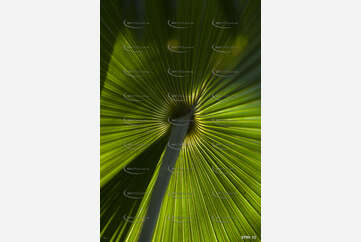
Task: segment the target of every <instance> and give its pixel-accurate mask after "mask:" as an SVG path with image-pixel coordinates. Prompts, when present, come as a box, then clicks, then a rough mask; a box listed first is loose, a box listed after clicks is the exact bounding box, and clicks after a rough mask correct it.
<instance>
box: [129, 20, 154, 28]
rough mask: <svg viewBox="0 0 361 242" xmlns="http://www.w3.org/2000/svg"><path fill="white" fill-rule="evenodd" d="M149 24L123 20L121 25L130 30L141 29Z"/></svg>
mask: <svg viewBox="0 0 361 242" xmlns="http://www.w3.org/2000/svg"><path fill="white" fill-rule="evenodd" d="M149 24H150V23H149V22H145V21H143V22H137V21H128V20H126V19H124V21H123V25H124V26H125V27H127V28H130V29H143V28H144V27H145V26H146V25H149Z"/></svg>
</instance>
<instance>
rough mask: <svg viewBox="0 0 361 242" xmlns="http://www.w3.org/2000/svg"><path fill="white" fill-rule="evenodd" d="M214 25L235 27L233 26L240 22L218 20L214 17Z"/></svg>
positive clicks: (225, 27) (224, 27)
mask: <svg viewBox="0 0 361 242" xmlns="http://www.w3.org/2000/svg"><path fill="white" fill-rule="evenodd" d="M212 25H213V27H215V28H217V29H230V28H233V26H235V25H238V22H229V21H216V20H215V19H213V20H212Z"/></svg>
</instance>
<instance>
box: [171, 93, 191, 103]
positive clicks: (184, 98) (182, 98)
mask: <svg viewBox="0 0 361 242" xmlns="http://www.w3.org/2000/svg"><path fill="white" fill-rule="evenodd" d="M168 97H169V98H170V99H171V100H172V101H174V102H186V101H187V98H191V96H186V95H183V94H170V93H168Z"/></svg>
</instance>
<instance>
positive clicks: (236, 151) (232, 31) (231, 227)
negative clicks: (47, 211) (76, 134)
mask: <svg viewBox="0 0 361 242" xmlns="http://www.w3.org/2000/svg"><path fill="white" fill-rule="evenodd" d="M101 11H102V12H101V81H102V83H101V85H102V86H101V147H100V148H101V181H100V183H101V239H102V240H104V241H137V240H138V238H139V235H140V234H141V233H142V229H144V225H145V224H146V223H147V222H149V221H150V220H151V218H149V217H148V216H147V214H148V213H147V211H148V206H149V201H150V200H151V199H152V194H153V193H155V190H157V189H158V188H154V185H155V184H156V182H157V178H158V175H159V174H158V173H159V172H160V167H161V164H162V163H163V164H165V163H164V162H166V161H167V159H168V158H167V157H166V156H167V155H166V154H165V153H166V150H167V149H168V150H169V149H174V150H177V151H179V156H178V155H177V157H176V163H175V166H174V167H173V166H171V167H168V169H167V170H168V172H169V174H170V181H169V184H168V185H167V186H166V189H167V190H166V192H165V195H164V196H163V197H162V198H161V200H162V203H161V207H160V211H159V214H157V215H158V216H157V220H156V227H155V229H154V231H152V234H153V236H152V238H153V241H242V240H244V241H247V240H249V241H257V240H260V212H261V207H260V206H261V204H260V201H261V199H260V196H261V189H260V188H261V187H260V183H261V176H260V1H258V0H253V1H229V2H228V4H224V3H223V2H222V1H217V0H207V1H190V0H187V1H176V2H175V1H170V2H169V1H161V0H156V1H113V0H102V1H101ZM189 113H191V114H189ZM186 114H189V115H190V116H189V117H190V119H189V120H186V121H187V122H188V123H189V128H188V129H187V130H186V131H187V134H186V135H185V138H184V139H183V138H182V139H181V141H180V142H178V141H177V142H169V138H170V136H171V130H174V129H175V127H177V126H179V125H181V126H182V125H183V124H184V123H182V122H181V121H180V120H179V117H181V116H183V115H186ZM179 122H181V123H179ZM188 123H187V125H188ZM176 153H177V154H178V152H176ZM153 188H154V189H155V190H154V189H153ZM151 206H152V205H151ZM151 209H152V208H151Z"/></svg>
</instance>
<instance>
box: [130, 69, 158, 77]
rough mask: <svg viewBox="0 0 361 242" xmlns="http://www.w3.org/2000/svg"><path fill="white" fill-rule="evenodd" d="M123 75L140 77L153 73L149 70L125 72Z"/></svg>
mask: <svg viewBox="0 0 361 242" xmlns="http://www.w3.org/2000/svg"><path fill="white" fill-rule="evenodd" d="M123 73H124V74H125V75H127V76H129V77H140V76H146V75H149V74H150V73H151V72H150V71H147V70H123Z"/></svg>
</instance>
